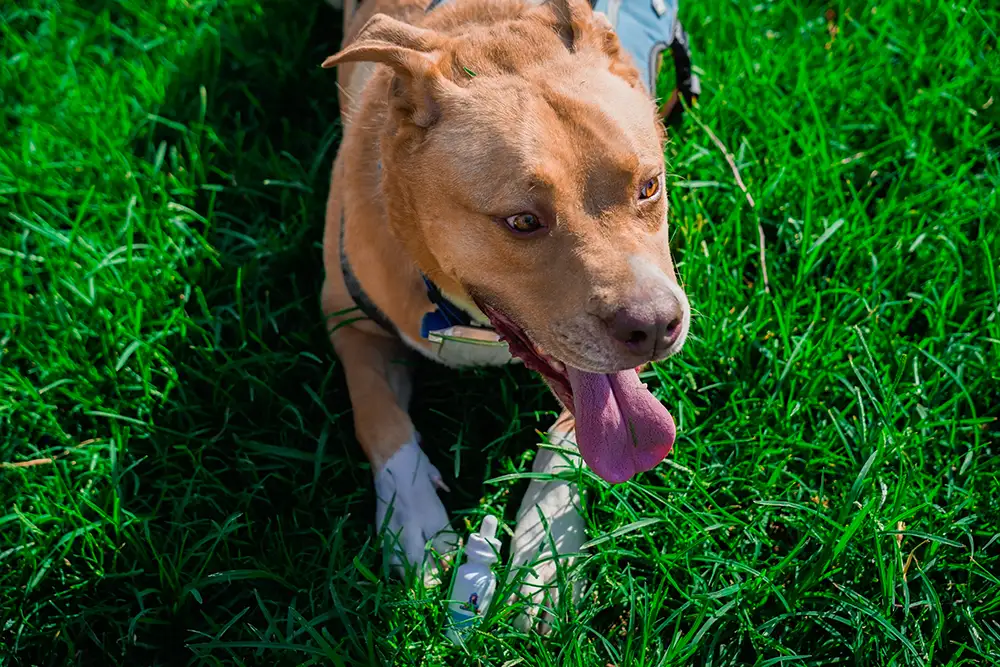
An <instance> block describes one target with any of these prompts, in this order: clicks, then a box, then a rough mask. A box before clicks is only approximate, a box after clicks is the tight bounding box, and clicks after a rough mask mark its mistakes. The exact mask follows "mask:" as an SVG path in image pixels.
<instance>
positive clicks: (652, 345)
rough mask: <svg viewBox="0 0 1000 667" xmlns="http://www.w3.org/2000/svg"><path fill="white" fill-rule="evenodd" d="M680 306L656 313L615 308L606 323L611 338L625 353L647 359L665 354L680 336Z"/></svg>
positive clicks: (654, 310) (645, 310) (659, 310)
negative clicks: (620, 345)
mask: <svg viewBox="0 0 1000 667" xmlns="http://www.w3.org/2000/svg"><path fill="white" fill-rule="evenodd" d="M679 306H680V304H669V306H668V307H664V308H660V309H651V308H644V309H641V310H639V309H633V308H629V307H623V308H619V309H618V310H617V311H615V313H614V315H612V316H611V317H610V318H609V319H608V328H609V329H610V331H611V335H612V337H614V339H615V340H617V341H619V342H621V343H622V344H623V345H624V346H625V348H626V349H627V350H628V351H629V353H631V354H634V355H635V356H637V357H641V358H643V359H651V358H653V357H654V356H656V355H657V354H659V353H662V352H663V351H665V350H667V349H668V348H669V347H670V346H671V345H673V343H674V342H675V341H676V340H677V337H678V336H679V335H680V333H681V323H682V313H681V309H680V307H679Z"/></svg>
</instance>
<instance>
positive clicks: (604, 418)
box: [567, 367, 675, 484]
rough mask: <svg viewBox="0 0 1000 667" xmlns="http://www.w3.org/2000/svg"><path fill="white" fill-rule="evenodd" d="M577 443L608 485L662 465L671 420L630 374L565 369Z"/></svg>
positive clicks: (668, 445) (671, 432) (670, 444)
mask: <svg viewBox="0 0 1000 667" xmlns="http://www.w3.org/2000/svg"><path fill="white" fill-rule="evenodd" d="M567 370H568V371H569V382H570V385H572V387H573V403H574V412H575V413H576V414H575V417H576V442H577V445H579V447H580V454H581V456H583V460H584V461H585V462H586V463H587V465H588V466H590V469H591V470H593V471H594V472H595V473H597V474H598V475H599V476H600V477H601V478H602V479H604V480H605V481H607V482H611V483H612V484H620V483H621V482H625V481H628V480H629V479H630V478H631V477H632V476H633V475H635V474H636V473H640V472H645V471H646V470H650V469H652V468H653V467H655V466H656V465H657V464H658V463H659V462H660V461H662V460H663V459H664V458H665V457H666V455H667V454H669V453H670V450H671V449H672V448H673V446H674V431H675V429H674V419H673V417H671V416H670V413H669V412H667V409H666V408H665V407H663V405H662V404H661V403H660V402H659V401H657V400H656V399H655V398H654V397H653V395H652V394H651V393H649V390H648V389H646V388H645V387H643V386H642V383H641V382H639V374H638V373H636V372H635V371H634V370H628V371H621V372H620V373H614V374H612V375H604V374H602V373H585V372H584V371H578V370H576V369H575V368H570V367H567Z"/></svg>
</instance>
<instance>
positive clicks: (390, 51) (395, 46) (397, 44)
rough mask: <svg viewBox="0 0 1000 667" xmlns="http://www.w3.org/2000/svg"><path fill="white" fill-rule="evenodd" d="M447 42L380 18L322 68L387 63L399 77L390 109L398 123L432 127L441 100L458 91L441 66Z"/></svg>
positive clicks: (392, 88) (392, 90)
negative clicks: (362, 63) (363, 63)
mask: <svg viewBox="0 0 1000 667" xmlns="http://www.w3.org/2000/svg"><path fill="white" fill-rule="evenodd" d="M446 40H447V37H445V36H443V35H441V34H439V33H436V32H434V31H433V30H426V29H424V28H419V27H417V26H414V25H411V24H409V23H404V22H403V21H399V20H397V19H394V18H392V17H389V16H386V15H385V14H376V15H374V16H373V17H372V18H370V19H369V20H368V23H366V24H365V25H364V27H363V28H361V31H360V32H359V33H358V35H357V37H355V38H354V40H352V41H351V43H350V44H349V45H348V46H347V48H345V49H343V50H342V51H340V52H339V53H336V54H335V55H332V56H330V57H329V58H327V59H326V60H325V61H323V67H335V66H336V65H339V64H341V63H350V62H373V63H381V64H383V65H388V66H389V67H391V68H392V70H393V72H394V74H395V76H394V77H393V80H392V85H391V86H390V88H389V107H390V109H391V111H392V112H393V113H394V114H395V115H396V116H397V118H399V119H400V120H405V121H408V122H411V123H413V124H414V125H416V126H418V127H421V128H428V127H430V126H431V125H433V124H434V122H435V121H436V120H437V118H438V116H439V114H440V100H441V98H442V97H444V96H446V95H448V94H449V93H459V92H460V89H459V87H458V86H457V85H456V84H455V83H454V82H453V81H451V80H450V79H448V78H447V77H446V76H445V74H444V71H445V68H443V67H442V66H441V65H442V61H443V59H444V58H445V46H446Z"/></svg>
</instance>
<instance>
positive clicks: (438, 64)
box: [324, 0, 689, 481]
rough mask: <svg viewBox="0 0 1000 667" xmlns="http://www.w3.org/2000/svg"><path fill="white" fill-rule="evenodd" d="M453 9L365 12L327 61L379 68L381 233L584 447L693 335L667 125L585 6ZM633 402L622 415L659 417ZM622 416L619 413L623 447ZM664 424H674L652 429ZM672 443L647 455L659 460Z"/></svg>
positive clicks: (604, 26) (573, 0) (623, 473)
mask: <svg viewBox="0 0 1000 667" xmlns="http://www.w3.org/2000/svg"><path fill="white" fill-rule="evenodd" d="M464 5H465V8H463V7H462V5H461V4H459V5H457V6H456V7H455V9H454V11H452V13H451V14H448V13H444V15H443V16H441V18H440V19H439V20H438V21H437V22H436V23H435V21H434V20H433V19H434V16H435V15H431V19H429V20H428V21H427V24H426V27H415V26H412V25H409V24H405V23H402V22H400V21H396V20H394V19H391V18H389V17H386V16H384V15H376V16H375V17H374V18H372V19H371V20H370V21H369V22H368V23H367V24H366V26H365V27H364V28H363V29H362V31H361V32H360V33H359V35H358V37H357V38H356V39H355V40H354V41H353V42H352V43H351V44H350V45H349V46H348V47H347V48H346V49H345V50H343V51H341V52H340V53H338V54H337V55H335V56H332V57H331V58H329V59H328V60H327V62H326V63H324V65H326V66H332V65H335V64H338V63H343V62H355V61H373V62H378V63H382V64H385V65H388V66H389V68H390V70H387V71H385V72H384V73H383V74H382V76H384V77H386V79H388V84H387V85H385V86H384V87H383V88H382V89H381V90H382V91H383V92H382V94H386V93H385V91H387V95H388V99H387V104H386V106H385V113H384V117H382V118H380V119H377V120H378V121H379V122H382V123H384V124H383V125H382V132H381V134H380V141H381V146H380V150H381V156H382V167H383V181H382V196H383V197H384V199H385V201H384V204H385V206H386V208H387V210H388V212H389V218H390V224H392V225H393V228H394V230H395V233H396V234H397V236H398V237H399V238H400V239H401V240H402V242H403V243H404V244H405V245H406V247H407V248H408V250H409V251H410V253H411V254H412V255H413V257H414V258H415V260H416V262H417V264H418V265H419V266H420V268H421V269H422V270H423V271H424V272H425V273H426V274H427V275H428V276H429V277H430V278H431V279H433V280H434V281H435V282H437V283H438V285H439V286H440V287H441V288H442V290H443V291H444V292H445V293H446V294H448V295H449V296H450V297H451V298H452V299H454V300H455V301H456V302H458V303H465V304H466V305H467V306H472V305H473V304H475V305H476V306H478V307H479V309H480V310H482V311H483V312H484V313H485V314H486V315H488V316H489V318H490V319H491V320H492V322H493V324H494V326H496V328H497V329H498V331H499V332H500V333H501V334H502V335H504V336H505V337H506V339H507V340H508V342H509V344H510V347H511V351H512V352H513V353H514V354H516V355H518V356H519V357H521V358H522V359H523V360H524V361H525V363H526V364H527V365H528V366H529V367H531V368H533V369H535V370H538V371H539V372H541V373H542V374H543V375H544V376H545V378H546V380H547V381H548V382H549V384H550V386H552V388H553V390H554V391H555V393H556V394H557V395H558V396H559V398H560V399H561V400H562V402H563V403H564V404H566V405H567V407H569V408H570V409H571V410H574V411H575V413H576V416H577V428H578V439H579V440H580V446H581V451H583V450H584V449H585V445H584V442H583V440H585V439H587V437H585V436H584V434H583V432H582V431H581V428H582V425H581V419H583V418H584V417H582V416H581V414H580V413H581V411H582V410H587V411H590V410H595V409H596V410H598V411H599V410H602V409H604V407H603V406H604V405H605V404H606V403H607V402H608V401H611V402H612V403H613V402H614V401H615V400H616V401H618V403H619V406H620V407H621V403H622V401H623V400H625V398H622V397H623V396H625V395H626V394H628V395H631V394H630V392H631V393H634V392H635V391H636V387H635V386H634V385H637V384H638V379H637V377H636V378H635V381H634V382H633V380H632V376H635V373H634V370H632V369H634V368H635V367H636V366H640V365H642V364H644V363H645V362H648V361H652V360H659V359H663V358H666V357H667V356H669V355H671V354H674V353H675V352H677V351H678V350H679V349H680V348H681V346H682V345H683V344H684V340H685V338H686V336H687V331H688V322H689V306H688V301H687V298H686V297H685V295H684V292H683V291H682V289H681V288H680V286H679V285H678V282H677V278H676V275H675V272H674V266H673V262H672V260H671V256H670V247H669V244H668V229H667V210H668V198H667V193H666V192H665V182H664V160H663V141H664V134H663V126H662V124H661V122H660V120H659V117H658V115H657V108H656V106H655V104H654V102H653V100H652V99H651V98H650V96H649V94H648V93H647V92H646V91H645V90H644V88H643V87H642V84H641V83H640V80H639V75H638V72H637V71H636V70H635V68H634V67H633V66H632V65H631V64H630V63H629V61H628V59H627V56H626V55H625V54H624V52H623V51H622V49H621V47H620V44H619V42H618V39H617V37H616V36H615V34H614V32H613V31H612V29H611V27H610V24H609V23H608V22H607V20H606V19H604V18H603V17H602V16H601V15H599V14H595V13H594V12H593V11H592V10H591V8H590V5H589V4H588V3H587V1H586V0H553V1H552V2H550V3H548V4H546V5H542V6H539V7H532V6H529V5H527V4H524V5H521V4H519V3H517V2H516V1H514V2H511V3H510V4H509V5H507V4H498V3H483V4H482V7H481V9H479V11H478V12H477V11H476V8H475V6H474V4H473V3H464ZM459 26H461V28H460V29H459ZM360 122H365V123H368V122H371V121H369V120H368V119H365V120H361V121H360ZM623 372H624V374H623ZM629 374H631V375H629ZM622 383H624V384H622ZM642 391H644V390H642ZM595 392H596V394H595ZM640 393H641V392H640ZM646 393H647V394H648V392H646ZM595 396H596V398H595ZM608 396H610V397H611V398H608ZM611 399H614V400H611ZM637 400H639V402H640V403H643V405H639V406H638V408H636V406H635V405H633V406H632V407H631V408H630V409H631V410H632V412H634V411H635V409H639V411H640V412H643V411H645V412H646V413H648V412H649V411H650V410H653V411H655V407H653V406H652V405H651V404H649V403H648V402H645V399H644V398H641V399H637ZM650 400H652V398H651V397H650ZM581 401H584V403H583V404H581ZM594 401H596V403H595V402H594ZM595 406H596V407H595ZM625 408H628V406H625V407H623V408H622V410H619V411H618V414H617V416H615V415H612V417H614V418H616V419H618V421H619V425H621V423H625V425H626V430H629V431H630V435H629V436H628V438H627V439H630V440H631V441H632V443H633V445H634V444H635V440H636V438H637V437H638V436H637V434H636V432H635V431H636V428H637V426H636V423H634V422H635V421H636V420H635V419H633V417H632V416H630V414H631V413H630V412H629V409H625ZM612 412H614V410H612ZM626 413H628V414H626ZM668 417H669V415H668ZM612 421H614V419H612ZM639 421H640V422H642V421H643V420H641V419H640V420H639ZM645 421H646V422H648V421H649V420H645ZM654 422H655V419H654ZM644 423H645V422H644ZM597 428H598V429H601V428H603V429H604V431H607V429H609V428H611V429H612V430H614V428H617V427H615V426H614V424H612V425H610V426H609V425H608V424H607V423H604V424H603V425H602V424H598V425H597ZM638 428H640V430H641V428H642V425H641V424H639V426H638ZM650 428H653V427H652V426H651V427H650ZM657 428H661V429H666V428H667V426H666V425H665V422H664V420H663V419H660V423H659V426H657ZM672 428H673V426H672V423H671V424H670V425H669V430H670V434H669V436H670V437H669V441H670V443H672V441H673V432H672ZM612 435H613V434H612ZM640 435H641V434H640ZM594 437H596V436H594ZM600 437H601V438H604V439H607V438H609V437H612V436H611V435H609V434H608V433H607V432H603V434H602V435H601V436H600ZM657 437H658V438H659V440H661V441H663V440H665V436H663V437H660V436H657ZM669 447H670V445H669V444H666V445H665V447H664V446H662V443H661V446H660V447H659V449H658V450H657V452H656V453H653V454H650V455H649V457H647V458H649V459H650V460H652V458H655V457H656V456H657V455H658V456H659V458H656V461H655V462H656V463H658V462H659V460H660V459H662V458H663V456H665V455H666V452H667V451H669ZM583 453H584V458H588V454H587V452H586V451H583ZM602 456H604V457H605V458H607V456H608V455H607V454H604V455H602ZM593 458H594V456H593V455H591V456H590V458H589V459H588V463H590V464H591V467H593V468H595V470H598V472H599V474H601V475H602V476H603V477H605V478H606V479H611V478H616V479H613V480H612V481H617V478H620V477H625V478H627V477H629V476H631V474H632V473H634V472H635V471H636V470H639V469H645V468H646V467H652V466H651V465H648V466H647V463H646V462H639V461H636V462H635V464H634V465H633V466H632V469H631V471H629V466H628V465H624V464H623V466H624V467H622V469H621V470H620V471H618V472H615V471H609V468H608V466H609V465H611V464H609V463H608V462H607V461H605V464H604V465H603V466H601V465H598V466H595V465H594V464H593V461H592V460H591V459H593ZM653 465H655V463H654V464H653ZM602 467H603V468H604V471H603V472H602V470H601V469H600V468H602ZM605 472H607V473H608V474H604V473H605Z"/></svg>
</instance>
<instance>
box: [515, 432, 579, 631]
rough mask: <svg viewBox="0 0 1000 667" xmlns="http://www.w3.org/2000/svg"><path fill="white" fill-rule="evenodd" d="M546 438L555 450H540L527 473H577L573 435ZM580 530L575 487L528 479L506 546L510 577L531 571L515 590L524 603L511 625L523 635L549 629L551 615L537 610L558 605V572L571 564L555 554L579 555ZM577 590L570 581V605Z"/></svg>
mask: <svg viewBox="0 0 1000 667" xmlns="http://www.w3.org/2000/svg"><path fill="white" fill-rule="evenodd" d="M549 436H550V437H549V442H550V444H551V445H553V446H557V447H559V448H560V449H559V450H553V449H549V448H539V450H538V454H537V456H536V457H535V462H534V465H533V466H532V470H533V471H534V472H536V473H542V474H548V475H558V474H559V473H561V472H565V471H573V470H578V469H579V468H580V467H581V465H582V459H581V458H580V453H579V451H578V450H577V447H576V442H575V435H574V433H569V434H562V433H557V432H553V431H550V432H549ZM542 517H544V519H545V521H544V523H543V521H542ZM546 524H547V527H548V530H546ZM585 528H586V524H585V523H584V520H583V516H581V514H580V491H579V489H578V488H577V487H576V484H574V483H572V482H570V481H567V480H565V479H544V478H536V479H533V480H531V484H530V485H529V486H528V490H527V491H526V492H525V494H524V498H523V499H522V500H521V508H520V510H518V514H517V528H516V529H515V531H514V540H513V543H512V544H511V556H512V567H511V576H512V577H517V576H519V573H523V571H524V570H523V569H522V568H530V569H531V572H529V573H528V574H527V576H525V577H524V581H523V583H522V584H521V587H520V590H519V591H518V594H519V596H520V597H521V598H522V599H524V600H526V601H527V602H528V603H529V605H528V610H527V611H526V612H525V613H524V614H522V615H521V616H520V617H518V619H517V620H516V624H517V625H518V626H519V627H520V628H521V629H522V630H528V629H529V628H530V627H531V626H532V625H533V624H534V623H535V622H536V621H537V622H538V625H537V627H538V630H539V631H540V632H543V633H544V632H546V631H547V630H548V629H549V626H550V625H551V620H552V619H551V614H550V612H549V611H545V610H542V609H540V607H542V606H544V607H546V608H548V609H553V608H555V607H556V606H557V604H558V600H559V591H558V590H557V588H556V586H557V575H558V573H559V571H560V570H562V571H563V572H566V569H567V568H568V567H569V566H570V565H572V561H573V559H572V558H563V557H560V554H564V555H569V554H576V553H579V552H580V547H581V546H582V545H583V543H584V541H585V538H586V535H585ZM553 545H554V546H555V553H553ZM519 571H520V572H519ZM582 591H583V581H582V580H580V579H575V580H574V582H573V590H572V601H573V603H574V604H575V603H577V602H579V599H580V595H581V593H582ZM539 614H540V617H539Z"/></svg>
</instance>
